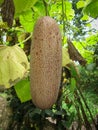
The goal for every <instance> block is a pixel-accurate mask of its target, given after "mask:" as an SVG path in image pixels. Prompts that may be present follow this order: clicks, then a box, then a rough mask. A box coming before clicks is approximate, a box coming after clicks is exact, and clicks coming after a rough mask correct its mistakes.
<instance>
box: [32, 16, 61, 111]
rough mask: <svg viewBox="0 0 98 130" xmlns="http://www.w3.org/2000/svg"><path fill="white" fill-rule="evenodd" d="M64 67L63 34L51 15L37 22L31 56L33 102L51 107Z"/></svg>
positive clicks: (44, 107) (54, 100) (38, 105)
mask: <svg viewBox="0 0 98 130" xmlns="http://www.w3.org/2000/svg"><path fill="white" fill-rule="evenodd" d="M61 68H62V47H61V34H60V30H59V27H58V24H57V23H56V21H55V20H54V19H52V18H50V17H49V16H45V17H42V18H40V19H39V20H38V21H37V23H36V24H35V28H34V32H33V37H32V45H31V58H30V83H31V95H32V101H33V103H34V104H35V105H36V106H37V107H39V108H41V109H48V108H50V107H51V106H52V105H53V104H54V103H55V102H56V100H57V97H58V93H59V87H60V80H61Z"/></svg>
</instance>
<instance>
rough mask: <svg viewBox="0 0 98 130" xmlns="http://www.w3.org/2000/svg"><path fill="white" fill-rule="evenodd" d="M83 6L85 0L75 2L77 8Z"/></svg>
mask: <svg viewBox="0 0 98 130" xmlns="http://www.w3.org/2000/svg"><path fill="white" fill-rule="evenodd" d="M84 6H85V1H82V0H80V1H79V2H77V9H80V8H83V7H84Z"/></svg>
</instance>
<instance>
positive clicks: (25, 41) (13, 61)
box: [0, 0, 98, 130]
mask: <svg viewBox="0 0 98 130" xmlns="http://www.w3.org/2000/svg"><path fill="white" fill-rule="evenodd" d="M2 1H3V0H0V5H1V3H2ZM14 4H15V15H14V19H13V21H14V23H13V26H12V28H9V27H8V26H7V23H5V22H3V21H2V19H0V41H1V42H0V44H5V45H6V46H5V48H7V47H8V46H12V45H14V44H17V43H18V45H20V47H21V48H23V49H24V51H25V52H26V51H27V50H29V48H30V43H31V34H32V31H33V28H34V24H35V22H36V20H37V19H38V18H39V17H41V16H45V15H49V16H50V17H53V18H54V19H55V20H56V21H57V22H58V24H59V26H60V29H61V34H62V45H63V47H62V66H63V67H62V71H63V72H62V75H63V74H64V75H63V76H62V80H61V88H60V94H59V97H58V100H57V102H56V103H55V104H54V105H53V106H52V107H51V108H50V109H47V110H41V109H39V108H36V107H35V106H34V105H33V103H32V101H31V95H30V81H29V78H28V75H25V73H23V72H24V71H25V65H26V64H27V66H28V67H27V68H28V69H29V63H28V61H27V58H28V59H29V57H30V54H28V57H27V56H26V55H25V54H23V53H21V51H19V50H18V48H19V47H17V51H18V53H17V54H16V49H15V48H13V47H11V48H13V49H12V50H11V49H9V50H7V51H4V54H1V53H2V51H1V47H0V86H1V85H3V86H7V87H10V86H13V85H14V86H13V87H11V88H10V89H8V90H6V93H7V95H8V96H9V97H8V99H7V100H8V101H9V103H10V106H11V107H12V109H13V117H12V122H11V124H10V126H9V130H10V129H11V130H13V129H14V128H13V126H14V125H15V126H14V127H15V128H17V129H22V130H25V129H27V130H31V129H36V130H39V129H41V130H42V128H43V127H44V124H45V122H46V121H47V120H48V123H50V122H51V121H52V125H54V126H55V127H56V128H57V129H59V130H63V129H66V128H67V129H69V128H70V126H71V125H72V123H73V122H74V121H76V122H77V123H78V124H81V125H82V124H86V121H85V120H86V119H85V116H86V118H87V120H88V122H89V123H92V117H94V118H95V116H96V115H97V114H98V103H97V101H98V89H97V86H98V45H97V43H98V34H97V33H96V32H95V33H92V32H93V30H92V29H91V28H90V26H89V25H90V24H89V21H88V20H89V16H92V17H94V18H96V17H97V15H98V8H97V6H98V2H97V0H90V1H89V3H88V4H87V5H86V7H85V4H86V1H84V0H73V1H72V0H66V1H65V0H62V1H60V0H40V1H39V0H14ZM83 8H84V12H85V13H86V14H85V15H84V14H83V13H82V10H83ZM88 15H89V16H88ZM0 17H2V16H0ZM89 30H90V31H89ZM28 32H29V33H28ZM28 34H29V35H28ZM67 37H70V38H73V43H74V45H75V46H76V48H77V49H78V50H79V52H80V53H81V54H82V56H83V57H84V58H85V59H86V60H87V63H89V64H87V65H86V66H85V67H83V66H81V65H78V66H77V68H78V69H79V70H78V69H77V70H76V68H75V66H74V65H72V66H67V67H66V65H67V64H68V63H70V62H71V60H70V58H69V54H68V51H67V47H65V46H66V45H65V44H66V43H67ZM8 48H10V47H8ZM22 52H23V50H22ZM10 53H11V55H9V54H10ZM24 55H25V58H23V57H24ZM7 56H9V59H7V58H5V57H7ZM5 59H6V60H5ZM22 59H24V60H22ZM21 62H22V63H23V64H22V63H21ZM24 62H26V64H25V65H24ZM9 68H10V69H9ZM28 69H27V70H26V71H25V72H28ZM1 71H2V73H1ZM77 71H78V72H80V73H79V75H80V77H79V75H78V73H77ZM24 76H26V78H25V79H21V78H23V77H24ZM2 77H4V79H3V78H2ZM14 77H15V79H17V78H18V79H21V80H20V81H18V80H15V79H14ZM2 79H3V80H2ZM12 80H13V82H12ZM2 81H3V83H2ZM9 81H10V83H9ZM16 83H17V84H16ZM15 84H16V85H15ZM81 91H82V93H81ZM81 94H82V95H81ZM83 97H84V98H83ZM86 105H88V107H87V106H86ZM83 111H84V113H83ZM90 112H91V114H92V116H91V115H90ZM80 127H81V126H80Z"/></svg>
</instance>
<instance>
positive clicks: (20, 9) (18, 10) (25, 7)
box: [14, 0, 37, 17]
mask: <svg viewBox="0 0 98 130" xmlns="http://www.w3.org/2000/svg"><path fill="white" fill-rule="evenodd" d="M36 2H37V0H21V1H20V0H14V5H15V17H18V16H19V15H20V14H22V13H25V12H27V11H30V10H31V8H33V6H34V4H35V3H36Z"/></svg>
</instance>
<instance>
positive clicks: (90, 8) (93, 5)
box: [83, 0, 98, 18]
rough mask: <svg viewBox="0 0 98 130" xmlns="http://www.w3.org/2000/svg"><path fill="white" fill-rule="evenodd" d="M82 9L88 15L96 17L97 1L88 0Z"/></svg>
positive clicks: (97, 12)
mask: <svg viewBox="0 0 98 130" xmlns="http://www.w3.org/2000/svg"><path fill="white" fill-rule="evenodd" d="M83 11H84V13H86V14H87V15H89V16H90V17H93V18H97V17H98V1H97V0H89V1H88V2H87V5H86V7H85V8H84V10H83Z"/></svg>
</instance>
